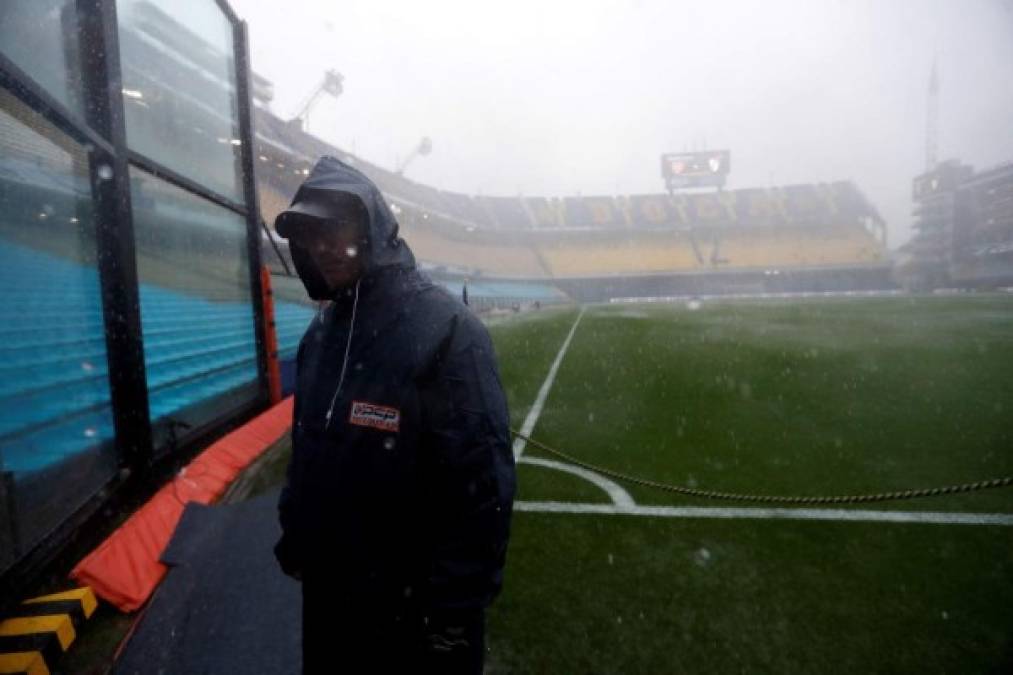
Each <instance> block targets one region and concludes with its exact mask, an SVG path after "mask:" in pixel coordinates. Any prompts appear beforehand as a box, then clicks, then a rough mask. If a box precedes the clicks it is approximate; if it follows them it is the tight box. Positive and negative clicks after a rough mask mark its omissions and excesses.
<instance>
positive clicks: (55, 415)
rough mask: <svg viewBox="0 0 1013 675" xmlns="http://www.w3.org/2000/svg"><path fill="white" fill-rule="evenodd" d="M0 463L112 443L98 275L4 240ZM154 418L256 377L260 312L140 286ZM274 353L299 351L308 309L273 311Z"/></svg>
mask: <svg viewBox="0 0 1013 675" xmlns="http://www.w3.org/2000/svg"><path fill="white" fill-rule="evenodd" d="M0 261H3V262H2V265H0V284H2V287H3V289H4V302H3V303H2V304H0V354H3V356H4V358H3V359H2V361H0V447H2V448H3V451H2V454H0V460H2V463H3V469H4V470H7V471H14V472H17V473H21V472H29V471H38V470H41V469H44V468H46V467H48V466H50V465H52V464H55V463H58V462H60V461H62V460H63V459H65V458H66V457H68V456H70V455H74V454H77V453H81V452H85V451H87V450H90V449H93V448H96V447H98V446H100V445H102V444H105V443H109V442H111V441H112V439H113V437H114V429H113V421H112V410H111V407H110V396H109V384H108V364H107V361H106V348H105V335H104V324H103V315H102V307H101V299H100V298H101V295H100V292H99V279H98V272H97V270H96V269H95V267H94V266H89V265H82V264H78V263H75V262H72V261H69V260H65V259H62V258H59V257H57V256H54V255H51V254H48V253H43V252H40V251H38V250H35V249H32V248H28V247H25V246H21V245H17V244H13V243H10V242H5V241H0ZM140 294H141V306H142V308H143V311H142V318H141V328H142V332H143V334H144V338H145V340H144V355H145V364H146V370H147V380H148V390H149V405H150V414H151V418H152V419H153V420H158V419H160V418H163V417H166V416H168V415H172V414H174V413H177V412H178V411H180V410H182V409H184V408H187V407H188V406H191V405H194V404H196V403H199V402H201V401H205V400H208V399H210V398H213V397H215V396H218V395H220V394H225V393H227V392H228V391H230V390H232V389H235V388H237V387H240V386H243V385H245V384H249V383H250V382H252V381H253V380H254V379H255V378H256V377H257V368H256V354H255V347H254V342H253V339H252V336H253V322H254V315H253V310H252V307H251V305H250V303H248V302H237V301H227V302H226V301H212V300H209V299H207V298H204V297H200V296H198V295H194V294H189V293H182V292H180V291H176V290H170V289H166V288H161V287H158V286H154V285H151V284H141V287H140ZM275 311H276V323H277V333H278V341H279V351H280V352H281V353H282V354H283V355H286V354H294V353H295V350H296V348H297V346H298V342H299V339H300V337H301V336H302V333H303V331H304V330H305V328H306V326H307V325H308V323H309V320H310V318H312V316H313V310H312V309H310V308H308V307H304V306H301V305H296V304H294V303H288V302H277V303H276V305H275Z"/></svg>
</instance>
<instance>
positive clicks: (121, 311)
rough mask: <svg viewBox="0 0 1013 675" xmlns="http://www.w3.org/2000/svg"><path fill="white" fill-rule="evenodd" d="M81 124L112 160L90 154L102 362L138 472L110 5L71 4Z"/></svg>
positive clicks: (135, 315)
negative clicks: (77, 33) (106, 146)
mask: <svg viewBox="0 0 1013 675" xmlns="http://www.w3.org/2000/svg"><path fill="white" fill-rule="evenodd" d="M77 9H78V17H79V20H80V22H81V41H80V45H81V74H82V77H83V78H84V96H85V110H86V121H87V123H88V124H89V126H91V127H92V128H93V129H95V130H96V131H98V132H99V133H100V134H101V135H102V136H104V137H105V138H106V139H108V141H109V142H110V143H111V144H112V147H113V150H114V152H112V153H109V152H106V151H104V150H102V149H99V148H96V149H95V150H93V151H92V152H91V153H90V165H91V180H92V195H93V199H94V203H95V238H96V246H97V247H98V268H99V278H100V282H101V286H102V307H103V315H104V319H105V338H106V358H107V359H108V362H109V389H110V395H111V398H112V407H113V420H114V423H115V425H116V445H117V449H118V451H119V455H120V458H121V461H123V462H125V463H126V464H127V465H128V466H130V467H132V468H134V469H136V470H142V471H143V470H144V469H145V468H146V467H147V466H148V463H149V462H150V460H151V455H152V440H151V419H150V414H149V410H148V386H147V376H146V373H145V366H144V338H143V335H142V333H141V307H140V296H139V290H138V277H137V259H136V255H135V248H134V227H133V217H132V211H131V203H130V175H129V168H128V159H127V158H128V154H127V138H126V124H125V120H124V112H123V94H122V88H123V86H122V77H121V71H120V52H119V36H118V33H117V30H118V28H117V21H116V2H115V0H77Z"/></svg>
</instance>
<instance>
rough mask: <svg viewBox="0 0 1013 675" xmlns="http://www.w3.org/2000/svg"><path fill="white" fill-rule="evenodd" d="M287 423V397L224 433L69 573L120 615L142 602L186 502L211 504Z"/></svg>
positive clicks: (157, 579) (157, 573)
mask: <svg viewBox="0 0 1013 675" xmlns="http://www.w3.org/2000/svg"><path fill="white" fill-rule="evenodd" d="M291 423H292V397H291V396H290V397H288V398H286V399H285V400H283V401H282V402H281V403H279V404H278V405H276V406H274V407H272V408H270V409H269V410H268V411H267V412H265V413H263V414H261V415H259V416H258V417H256V418H255V419H253V420H251V421H250V422H249V423H247V424H245V425H244V426H242V427H240V428H239V429H236V430H235V431H233V432H231V433H229V434H228V435H226V436H225V437H223V438H222V439H220V440H218V441H217V442H215V443H214V444H212V445H211V446H210V447H209V448H207V449H206V450H204V452H202V453H201V454H200V455H198V456H197V457H196V458H195V459H194V460H193V461H192V462H190V464H189V465H187V466H186V468H184V469H183V470H182V471H180V472H179V473H178V474H177V475H176V477H175V478H173V479H172V480H171V481H169V483H167V484H166V485H165V486H163V487H162V489H161V490H159V491H158V492H156V493H155V495H154V496H153V497H152V498H151V500H149V501H148V503H147V504H145V505H144V506H143V507H141V508H140V509H139V510H138V511H137V512H136V513H134V514H133V515H132V516H130V518H129V519H128V520H127V521H126V522H125V523H123V525H121V526H120V527H119V528H118V529H117V530H116V531H115V532H113V533H112V534H111V535H110V536H109V538H107V539H106V540H105V541H104V542H102V543H101V544H100V545H99V546H98V548H96V549H95V550H94V551H92V552H91V553H90V554H88V556H87V557H85V558H84V559H83V560H82V561H81V562H79V563H78V564H77V566H76V567H75V568H74V569H73V571H71V573H70V576H71V578H73V579H74V580H76V581H78V582H79V583H81V584H82V585H86V586H91V587H92V589H93V590H94V591H95V593H96V594H97V595H99V596H100V597H101V598H103V599H104V600H106V601H107V602H109V603H111V604H113V605H115V606H116V607H118V608H119V609H121V610H122V611H124V612H132V611H134V610H135V609H137V608H138V607H140V606H141V605H143V604H144V603H145V601H147V599H148V597H149V596H150V595H151V593H152V592H153V591H154V590H155V587H156V586H158V584H159V582H160V581H161V580H162V577H163V576H165V572H166V568H165V565H163V564H162V563H161V562H159V557H161V555H162V551H163V550H164V549H165V547H166V545H167V544H168V543H169V539H170V538H171V537H172V533H173V531H175V529H176V524H177V523H178V522H179V519H180V516H182V515H183V509H184V508H185V507H186V504H187V503H188V502H198V503H201V504H210V503H211V502H213V501H215V500H216V499H218V498H219V497H221V496H222V494H223V493H224V492H225V489H226V488H227V487H228V486H229V484H230V483H231V482H232V481H233V479H235V477H236V476H237V475H238V474H239V472H240V471H242V470H243V469H245V468H246V467H247V466H248V465H249V464H250V462H252V461H253V460H254V459H256V458H257V457H258V456H259V455H260V454H261V453H263V452H264V450H266V449H267V448H268V447H269V446H270V445H271V444H272V443H274V442H275V441H277V440H278V439H279V438H280V437H281V435H282V434H283V433H284V432H285V431H286V430H287V429H288V428H289V426H291Z"/></svg>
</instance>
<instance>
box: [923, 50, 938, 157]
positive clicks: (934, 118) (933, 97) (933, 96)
mask: <svg viewBox="0 0 1013 675" xmlns="http://www.w3.org/2000/svg"><path fill="white" fill-rule="evenodd" d="M938 149H939V73H938V71H937V69H936V59H935V57H933V58H932V73H931V74H930V75H929V92H928V108H927V110H926V113H925V170H926V171H931V170H932V169H934V168H935V166H936V161H937V152H938Z"/></svg>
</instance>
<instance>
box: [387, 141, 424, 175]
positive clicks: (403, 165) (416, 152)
mask: <svg viewBox="0 0 1013 675" xmlns="http://www.w3.org/2000/svg"><path fill="white" fill-rule="evenodd" d="M432 151H433V139H431V138H429V137H428V136H423V137H422V140H421V141H419V144H418V145H416V146H415V147H414V148H412V151H411V152H409V153H408V155H407V156H406V157H405V158H404V160H403V161H401V162H400V163H398V165H397V168H396V169H394V173H396V174H397V175H399V176H403V175H404V172H405V169H407V168H408V165H409V164H411V163H412V161H414V159H415V158H416V157H420V156H421V157H425V156H426V155H428V154H429V153H431V152H432Z"/></svg>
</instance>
